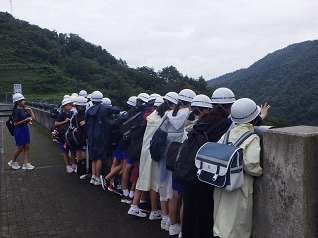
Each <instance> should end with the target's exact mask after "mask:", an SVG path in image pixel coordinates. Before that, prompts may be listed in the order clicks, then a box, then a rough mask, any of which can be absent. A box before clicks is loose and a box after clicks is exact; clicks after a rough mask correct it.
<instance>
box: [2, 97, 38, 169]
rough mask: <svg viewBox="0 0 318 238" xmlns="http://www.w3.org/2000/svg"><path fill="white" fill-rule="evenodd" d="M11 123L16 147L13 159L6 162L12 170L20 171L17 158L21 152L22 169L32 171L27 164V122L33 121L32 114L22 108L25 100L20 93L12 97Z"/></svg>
mask: <svg viewBox="0 0 318 238" xmlns="http://www.w3.org/2000/svg"><path fill="white" fill-rule="evenodd" d="M13 103H14V107H13V114H12V117H13V121H14V126H15V128H14V139H15V144H16V146H17V147H18V148H17V149H16V151H15V152H14V154H13V159H12V160H10V161H9V162H8V165H9V166H10V167H11V168H12V169H20V165H19V164H18V162H17V158H18V156H19V155H20V153H21V152H22V151H23V166H22V169H24V170H30V169H34V166H33V165H31V164H30V162H29V144H30V130H29V127H28V125H27V124H28V122H30V121H32V120H35V116H34V113H33V111H32V109H31V108H30V107H26V106H24V104H25V99H24V96H23V95H22V94H21V93H16V94H14V95H13Z"/></svg>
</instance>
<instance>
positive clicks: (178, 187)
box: [172, 181, 183, 196]
mask: <svg viewBox="0 0 318 238" xmlns="http://www.w3.org/2000/svg"><path fill="white" fill-rule="evenodd" d="M172 189H173V190H176V191H177V192H178V194H179V196H182V195H183V186H182V185H181V184H179V183H176V182H173V181H172Z"/></svg>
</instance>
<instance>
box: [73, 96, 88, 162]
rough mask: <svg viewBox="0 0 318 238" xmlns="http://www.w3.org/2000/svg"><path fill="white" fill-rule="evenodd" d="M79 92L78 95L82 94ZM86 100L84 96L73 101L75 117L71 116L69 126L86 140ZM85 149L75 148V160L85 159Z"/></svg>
mask: <svg viewBox="0 0 318 238" xmlns="http://www.w3.org/2000/svg"><path fill="white" fill-rule="evenodd" d="M82 91H84V90H81V91H80V94H81V93H82V94H84V92H82ZM86 104H87V99H86V98H85V97H84V96H78V97H77V98H76V99H75V102H74V106H75V108H76V112H77V113H76V115H73V117H72V119H71V124H72V126H73V130H74V131H75V132H77V133H80V135H81V136H82V137H83V139H86V130H85V109H86ZM85 151H86V149H85V148H84V146H82V147H79V148H76V158H77V160H82V159H84V158H85Z"/></svg>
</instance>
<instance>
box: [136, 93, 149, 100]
mask: <svg viewBox="0 0 318 238" xmlns="http://www.w3.org/2000/svg"><path fill="white" fill-rule="evenodd" d="M137 99H140V100H142V101H143V102H148V101H149V94H148V93H139V94H138V96H137Z"/></svg>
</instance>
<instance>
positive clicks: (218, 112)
mask: <svg viewBox="0 0 318 238" xmlns="http://www.w3.org/2000/svg"><path fill="white" fill-rule="evenodd" d="M228 116H229V115H228V113H227V112H226V111H225V110H224V109H223V108H222V107H213V108H212V109H211V110H210V111H209V112H208V113H206V114H203V115H202V117H201V118H199V122H205V123H210V122H213V123H217V122H219V121H220V120H222V119H225V118H227V117H228Z"/></svg>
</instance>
